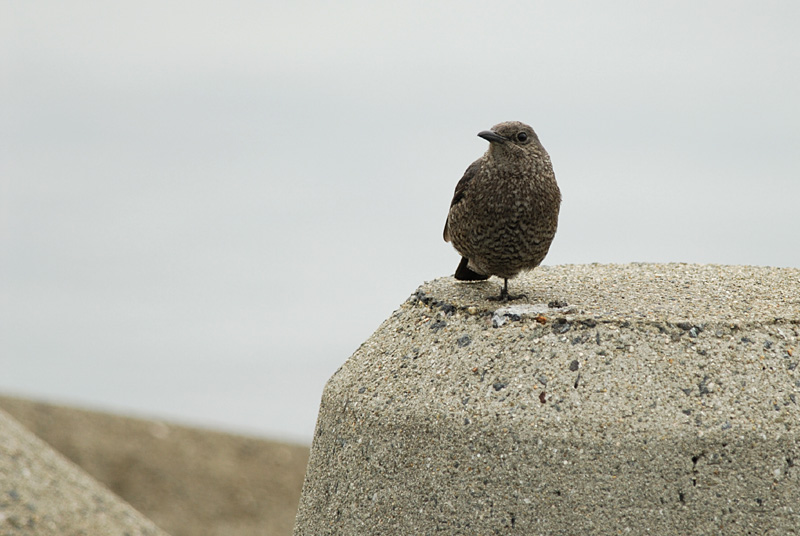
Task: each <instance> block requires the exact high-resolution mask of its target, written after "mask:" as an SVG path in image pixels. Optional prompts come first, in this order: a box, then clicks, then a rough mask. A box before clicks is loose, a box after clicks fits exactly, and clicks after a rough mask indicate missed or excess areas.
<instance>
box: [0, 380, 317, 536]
mask: <svg viewBox="0 0 800 536" xmlns="http://www.w3.org/2000/svg"><path fill="white" fill-rule="evenodd" d="M0 408H2V410H4V411H6V412H8V413H9V414H10V415H12V416H13V417H14V418H15V419H16V420H17V421H18V422H19V423H21V424H23V425H24V426H25V427H26V428H27V429H28V430H29V431H30V432H33V433H35V434H36V435H37V436H38V437H39V438H41V439H43V440H45V441H47V443H49V445H50V446H52V447H53V448H54V449H56V450H58V452H60V453H61V454H63V455H64V456H66V457H67V458H69V459H70V460H71V461H73V462H75V463H76V464H78V465H79V466H80V467H81V468H82V469H83V470H84V471H86V473H88V474H89V475H90V476H91V477H93V478H95V479H96V480H97V481H99V482H101V483H103V484H104V485H105V486H107V487H108V488H109V489H111V491H113V492H114V493H116V494H117V495H118V496H120V497H122V498H123V499H124V500H125V501H127V502H128V503H129V504H131V505H132V506H133V507H135V508H136V509H137V510H138V511H139V512H141V513H142V514H144V515H146V516H147V517H148V518H149V519H151V520H152V521H154V522H155V523H157V524H158V526H159V527H161V528H163V529H165V530H167V531H169V533H170V534H172V535H173V536H223V535H224V536H256V535H258V536H282V535H288V534H291V532H292V527H293V525H294V518H295V513H296V511H297V502H298V500H299V498H300V488H301V486H302V483H303V475H304V473H305V468H306V463H307V461H308V447H305V446H300V445H291V444H286V443H281V442H277V441H269V440H265V439H259V438H253V437H245V436H239V435H235V434H226V433H221V432H216V431H211V430H203V429H198V428H191V427H186V426H178V425H175V424H171V423H166V422H162V421H153V420H145V419H134V418H130V417H124V416H119V415H112V414H108V413H101V412H96V411H86V410H81V409H75V408H70V407H64V406H58V405H54V404H44V403H40V402H33V401H30V400H23V399H19V398H12V397H5V396H0ZM13 426H14V429H15V430H18V428H19V426H18V425H13ZM0 435H1V436H2V440H6V439H7V436H8V434H7V432H6V428H5V427H3V428H2V429H1V430H0ZM29 436H30V434H29V433H26V437H29ZM34 439H35V438H34ZM34 445H35V448H27V447H26V448H25V449H24V450H25V452H29V451H30V452H35V451H39V450H43V449H44V450H49V449H46V448H45V447H44V446H43V445H42V442H41V441H38V440H35V441H34ZM3 452H5V451H3ZM48 456H51V457H58V456H56V455H55V454H48ZM11 462H12V460H10V459H9V458H8V456H6V455H5V454H4V455H3V459H2V460H0V466H2V464H10V463H11ZM64 463H67V462H64ZM69 465H71V464H69ZM3 467H4V469H3V471H2V472H1V473H0V517H2V516H3V515H5V516H6V517H5V518H3V520H2V521H0V536H5V535H6V534H26V535H27V534H37V533H30V532H13V531H10V528H9V527H11V526H12V525H11V524H13V523H17V524H20V525H21V526H24V525H25V523H27V518H25V517H24V516H22V517H21V516H20V513H19V512H18V511H19V510H21V511H22V513H23V514H27V513H28V510H27V506H26V504H27V503H30V504H33V505H35V508H36V509H37V511H39V512H40V513H41V512H42V511H47V510H46V509H47V508H68V505H67V504H60V502H61V499H60V498H59V497H55V496H52V495H51V496H50V497H49V499H46V498H44V497H41V496H38V495H34V496H30V495H29V494H27V493H23V491H22V490H23V489H25V488H24V486H25V485H27V484H26V478H25V477H24V475H23V474H22V473H21V472H19V471H17V472H7V471H6V470H5V466H3ZM60 467H61V465H56V466H55V470H54V469H51V468H50V466H39V467H38V468H37V469H35V470H34V469H29V471H30V474H31V475H36V478H39V479H48V481H49V480H53V481H60V480H62V479H61V473H60V471H61V469H59V468H60ZM73 469H74V468H73ZM31 478H33V476H31ZM86 478H88V477H86V476H85V475H84V480H85V479H86ZM62 485H63V484H62ZM94 486H95V487H97V485H96V484H95V485H94ZM87 489H93V488H87ZM11 490H16V492H15V495H14V496H18V500H13V497H12V496H11V495H9V493H10V492H11ZM80 492H81V490H80V489H78V490H75V493H76V494H79V493H80ZM106 494H107V495H109V494H108V492H106ZM89 499H90V498H89V497H83V499H82V500H85V501H88V500H89ZM71 500H72V499H71ZM39 501H56V502H52V503H46V504H45V505H44V506H43V505H42V504H40V502H39ZM9 508H13V509H14V513H12V512H11V511H10V510H8V509H9ZM103 508H105V506H103ZM104 515H106V514H104ZM12 516H17V520H16V521H12ZM78 521H79V520H78ZM76 527H77V526H76ZM4 530H5V531H10V532H4ZM76 530H77V528H76ZM41 534H74V532H68V531H65V532H42V533H41ZM86 534H91V535H94V534H117V533H115V532H108V533H106V532H102V531H100V532H98V531H94V532H92V531H87V532H86ZM131 534H136V533H134V532H131Z"/></svg>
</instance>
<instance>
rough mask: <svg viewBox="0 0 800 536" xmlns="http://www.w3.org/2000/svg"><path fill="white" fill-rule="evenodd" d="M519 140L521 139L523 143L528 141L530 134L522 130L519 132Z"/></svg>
mask: <svg viewBox="0 0 800 536" xmlns="http://www.w3.org/2000/svg"><path fill="white" fill-rule="evenodd" d="M517 141H520V142H523V143H524V142H526V141H528V135H527V134H525V133H524V132H520V133H519V134H517Z"/></svg>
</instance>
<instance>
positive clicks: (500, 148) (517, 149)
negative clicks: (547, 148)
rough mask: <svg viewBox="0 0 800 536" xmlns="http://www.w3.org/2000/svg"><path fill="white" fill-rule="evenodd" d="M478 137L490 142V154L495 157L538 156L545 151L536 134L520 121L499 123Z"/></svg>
mask: <svg viewBox="0 0 800 536" xmlns="http://www.w3.org/2000/svg"><path fill="white" fill-rule="evenodd" d="M478 136H480V137H481V138H483V139H485V140H486V141H488V142H489V154H490V155H493V156H500V155H520V154H531V153H533V154H536V153H539V152H540V151H542V150H543V149H542V145H541V143H539V137H538V136H537V135H536V132H534V131H533V129H532V128H531V127H529V126H528V125H526V124H525V123H520V122H519V121H506V122H505V123H499V124H497V125H495V126H493V127H492V129H491V130H484V131H482V132H479V133H478Z"/></svg>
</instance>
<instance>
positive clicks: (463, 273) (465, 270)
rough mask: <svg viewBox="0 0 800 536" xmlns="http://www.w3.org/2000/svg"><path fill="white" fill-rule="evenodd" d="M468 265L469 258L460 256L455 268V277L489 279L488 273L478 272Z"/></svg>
mask: <svg viewBox="0 0 800 536" xmlns="http://www.w3.org/2000/svg"><path fill="white" fill-rule="evenodd" d="M468 265H469V259H467V258H466V257H461V262H460V263H458V268H456V273H455V278H456V279H458V280H459V281H483V280H484V279H489V276H488V275H483V274H479V273H478V272H476V271H475V270H472V269H471V268H470V267H469V266H468Z"/></svg>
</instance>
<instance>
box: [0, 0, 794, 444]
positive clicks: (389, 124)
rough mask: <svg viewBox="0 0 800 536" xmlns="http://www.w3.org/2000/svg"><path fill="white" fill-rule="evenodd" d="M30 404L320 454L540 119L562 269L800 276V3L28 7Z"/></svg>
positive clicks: (13, 131)
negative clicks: (493, 171)
mask: <svg viewBox="0 0 800 536" xmlns="http://www.w3.org/2000/svg"><path fill="white" fill-rule="evenodd" d="M0 19H1V21H0V49H2V51H1V52H0V58H1V60H0V61H2V65H1V67H2V71H1V73H0V74H2V79H1V85H0V92H1V93H0V106H1V108H0V121H2V131H0V136H1V138H0V174H1V175H2V184H0V211H2V212H1V213H0V269H1V270H2V283H0V291H1V292H2V296H1V297H0V299H2V312H1V314H2V317H0V322H2V325H1V326H0V337H2V341H1V344H2V346H1V347H0V352H1V353H0V370H2V373H0V391H3V392H6V393H12V394H21V395H26V396H31V397H35V398H44V399H46V400H54V401H59V402H68V403H77V404H80V405H83V406H88V407H93V408H100V409H108V410H113V411H123V412H126V413H133V414H137V415H144V416H156V417H163V418H168V419H172V420H179V421H181V422H188V423H192V424H201V425H204V426H212V427H221V428H226V429H231V430H237V431H244V432H249V433H257V434H261V435H268V436H272V437H278V438H287V439H293V440H298V441H304V442H309V441H310V438H311V434H312V432H313V427H314V420H315V418H316V409H317V405H318V402H319V397H320V395H321V392H322V387H323V384H324V382H325V381H326V379H327V378H328V377H329V376H330V375H331V374H332V373H333V372H334V371H335V370H336V368H337V367H338V366H339V365H340V364H341V363H342V362H343V361H344V360H345V359H346V358H347V357H348V356H349V355H350V354H351V353H352V352H353V351H354V350H355V349H356V348H357V347H358V345H359V344H360V343H361V342H362V341H363V340H365V339H366V338H367V337H368V336H369V335H370V333H371V332H372V331H373V330H374V329H375V328H376V327H377V326H378V325H379V324H380V323H381V322H382V321H383V320H384V319H385V318H386V317H387V316H388V315H389V314H390V313H391V312H392V311H393V310H394V309H395V308H397V307H398V306H399V304H400V303H402V301H404V300H405V299H406V298H407V297H408V296H409V295H410V294H411V293H412V292H413V291H414V290H415V288H416V287H417V286H418V285H419V284H421V283H422V282H423V281H425V280H429V279H433V278H436V277H440V276H444V275H449V274H452V273H453V270H454V269H455V266H456V264H457V262H458V255H457V254H456V253H455V252H454V251H453V250H452V248H451V247H450V246H449V245H448V244H445V243H444V242H443V241H442V238H441V235H442V227H443V225H444V219H445V216H446V213H447V208H448V206H449V203H450V198H451V197H452V193H453V188H454V187H455V184H456V182H457V181H458V179H459V178H460V177H461V174H462V173H463V171H464V170H465V169H466V167H467V166H468V165H469V164H470V162H472V161H473V160H475V159H476V158H478V157H479V156H480V155H481V154H482V153H483V152H484V151H485V150H486V142H485V141H484V140H482V139H480V138H478V137H477V136H476V134H477V133H478V132H479V131H481V130H484V129H487V128H489V127H491V126H492V125H494V124H496V123H499V122H501V121H506V120H520V121H524V122H526V123H529V124H531V125H532V126H533V127H534V129H535V130H536V131H537V133H538V135H539V137H540V139H541V141H542V143H543V145H544V146H545V148H547V150H548V151H549V153H550V156H551V158H552V161H553V166H554V168H555V172H556V177H557V179H558V181H559V184H560V186H561V190H562V193H563V197H564V201H563V205H562V211H561V222H560V228H559V232H558V234H557V235H556V239H555V241H554V243H553V246H552V248H551V250H550V255H549V256H548V258H547V259H546V260H545V264H563V263H592V262H604V263H606V262H613V263H626V262H631V261H647V262H691V263H722V264H754V265H772V266H793V267H800V239H799V238H798V228H799V227H800V211H798V208H799V207H800V202H799V201H798V200H800V106H799V105H798V95H800V38H799V37H798V27H800V3H798V2H795V1H784V2H769V1H766V2H764V1H762V2H737V1H715V2H697V1H692V2H668V3H664V2H633V1H631V2H623V1H609V2H502V3H496V2H495V3H492V2H486V1H482V2H464V1H459V2H421V1H410V2H403V3H402V4H397V5H389V4H386V3H377V2H354V1H347V0H345V1H338V2H302V1H295V2H291V3H289V2H286V3H284V2H254V1H243V2H202V1H200V2H198V1H192V2H188V1H187V2H176V1H157V2H156V1H140V0H139V1H136V2H87V1H81V2H69V1H67V2H60V1H59V2H55V1H42V2H23V1H9V2H3V3H2V4H1V5H0Z"/></svg>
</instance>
